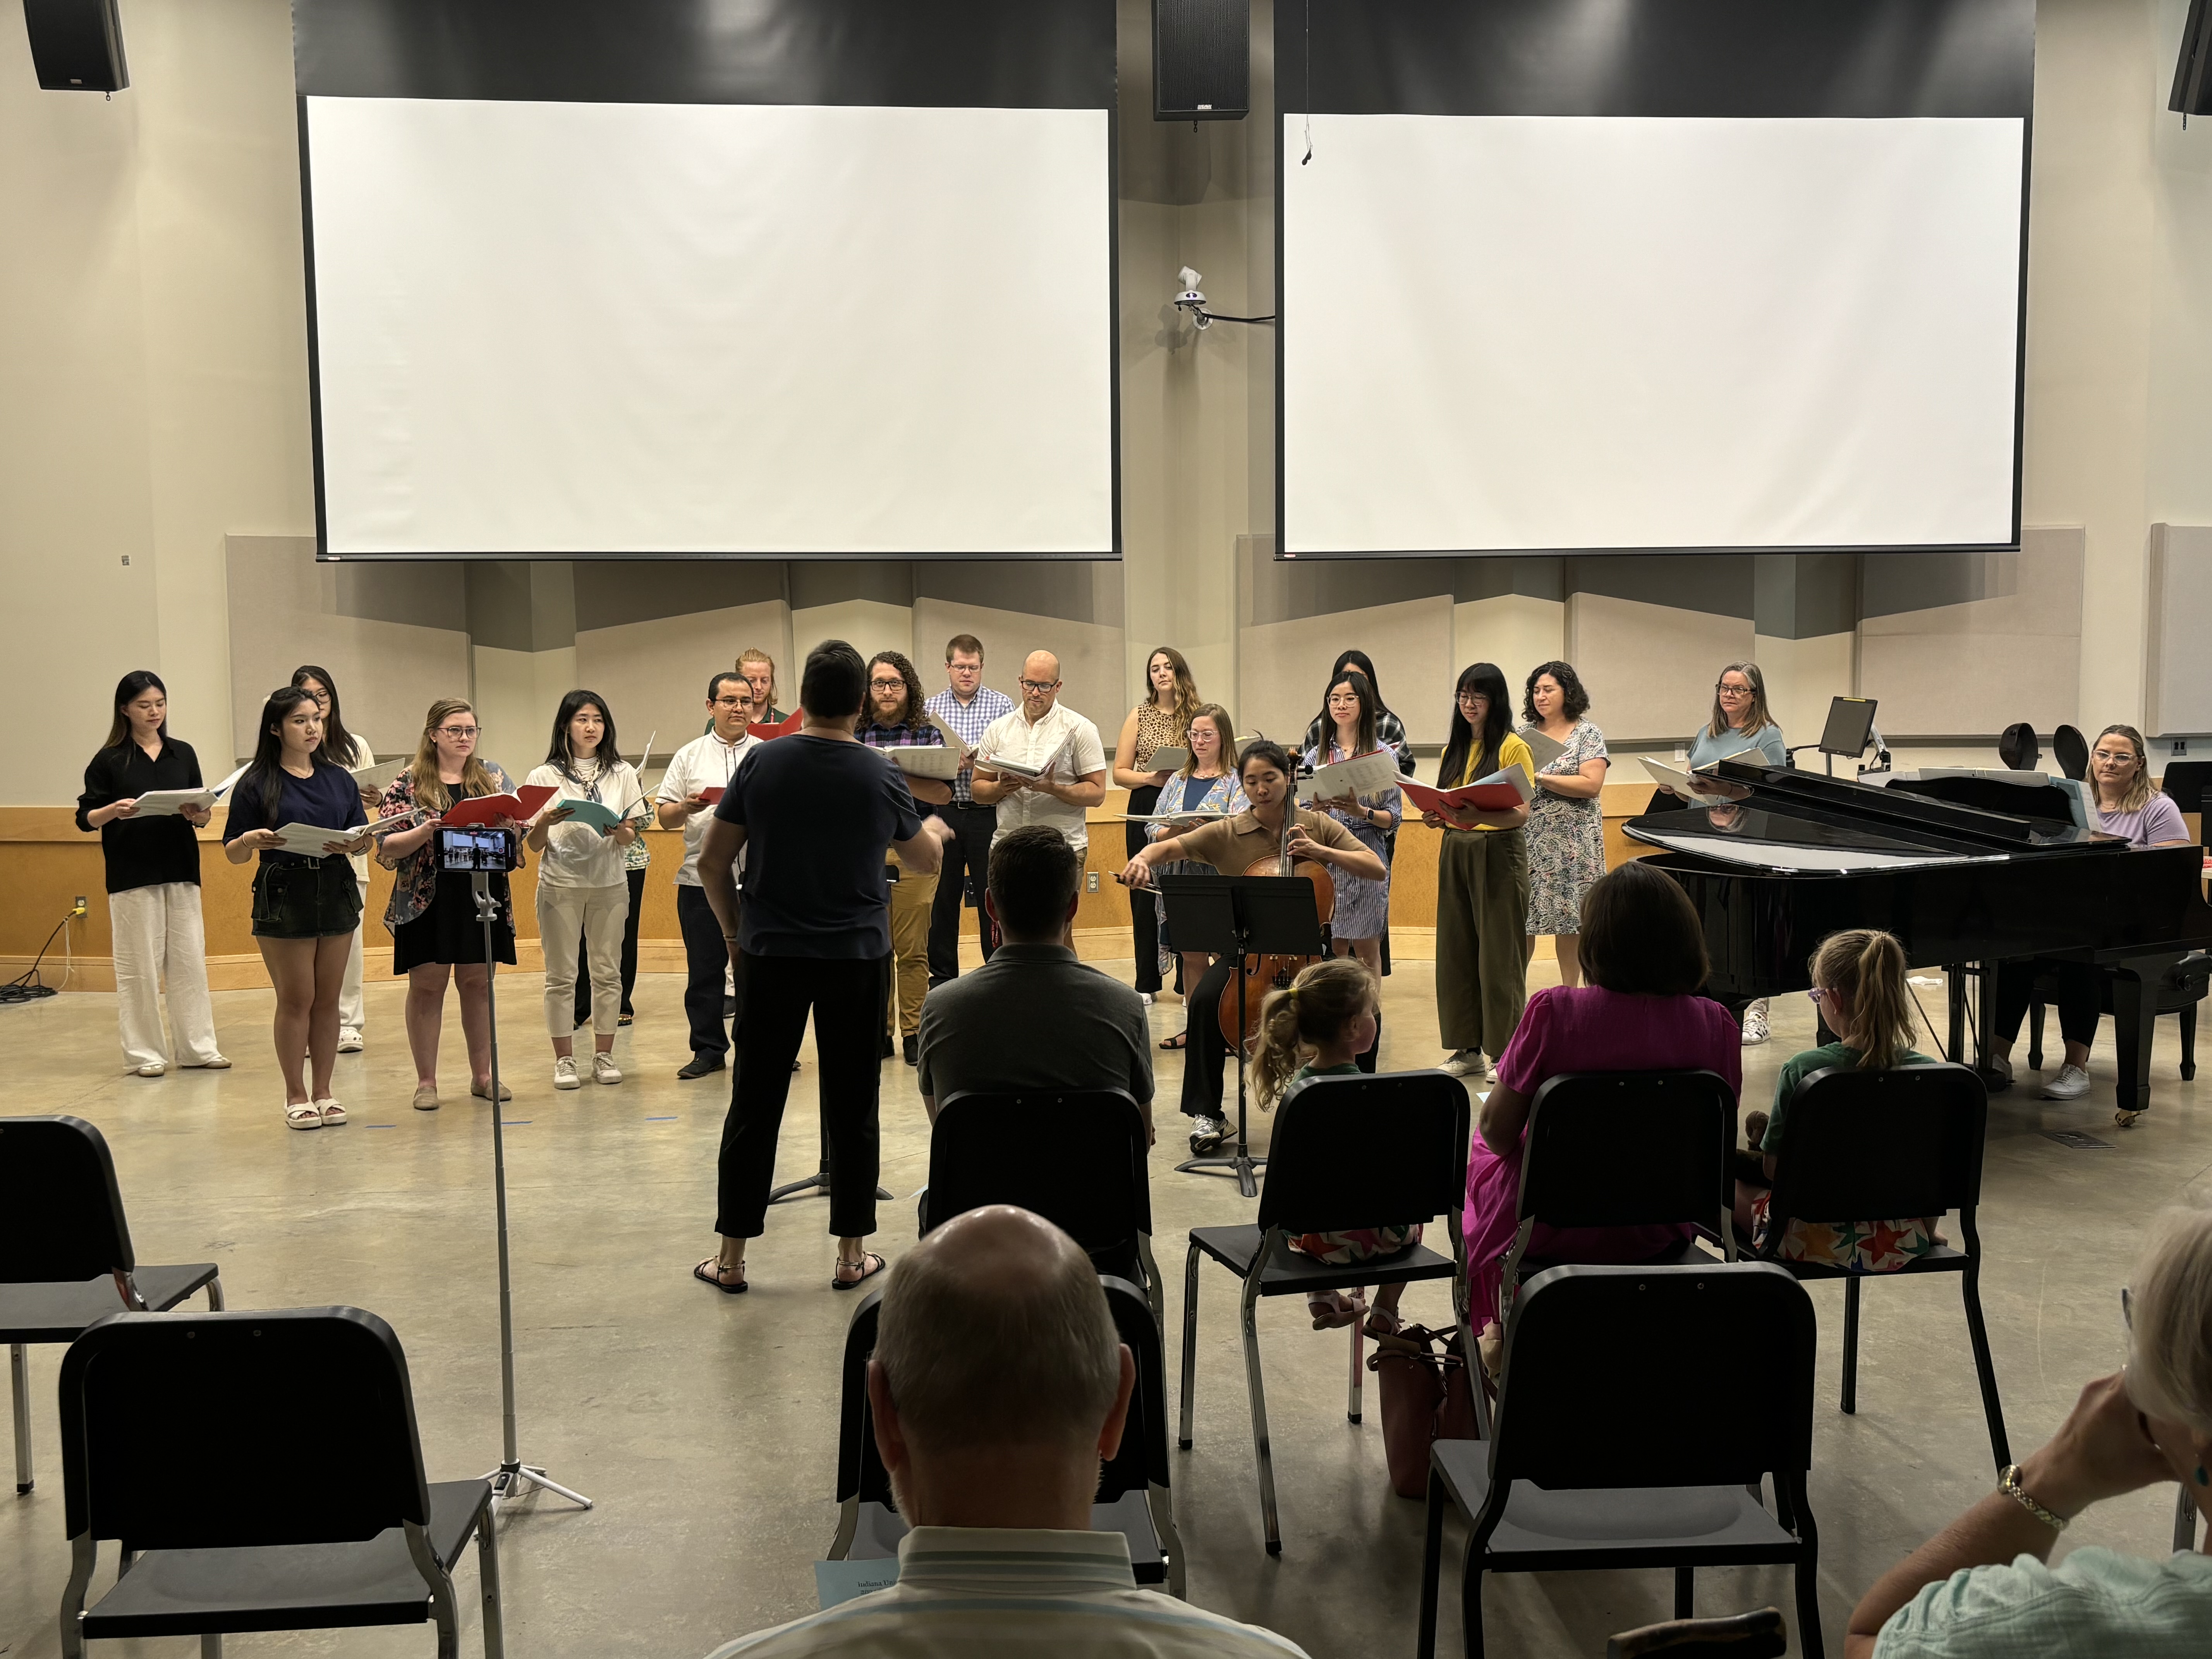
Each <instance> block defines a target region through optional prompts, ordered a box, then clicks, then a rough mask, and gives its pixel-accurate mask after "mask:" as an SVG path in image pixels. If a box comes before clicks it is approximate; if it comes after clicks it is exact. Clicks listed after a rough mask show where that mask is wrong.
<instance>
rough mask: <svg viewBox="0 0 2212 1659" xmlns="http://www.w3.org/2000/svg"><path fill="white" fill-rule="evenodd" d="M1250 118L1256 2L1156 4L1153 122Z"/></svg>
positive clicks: (1177, 0) (1176, 0) (1175, 0)
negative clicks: (1253, 25)
mask: <svg viewBox="0 0 2212 1659" xmlns="http://www.w3.org/2000/svg"><path fill="white" fill-rule="evenodd" d="M2198 3H2199V4H2202V3H2203V0H2198ZM1251 112H1252V0H1152V118H1153V119H1154V120H1155V121H1241V120H1243V118H1245V117H1246V116H1247V115H1249V114H1250V113H1251Z"/></svg>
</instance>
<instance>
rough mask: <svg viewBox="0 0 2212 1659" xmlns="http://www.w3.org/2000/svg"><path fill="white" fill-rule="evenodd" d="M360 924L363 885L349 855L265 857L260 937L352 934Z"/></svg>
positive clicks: (258, 908)
mask: <svg viewBox="0 0 2212 1659" xmlns="http://www.w3.org/2000/svg"><path fill="white" fill-rule="evenodd" d="M360 923H361V884H360V883H359V882H358V881H356V879H355V877H354V873H353V861H352V860H350V859H347V858H343V857H341V858H331V859H319V860H316V861H315V862H314V863H313V864H305V863H301V864H294V863H291V862H289V861H287V862H285V863H283V864H271V863H269V862H267V861H266V860H264V861H263V863H262V866H261V868H260V869H259V870H258V872H255V875H254V878H253V935H254V937H255V938H256V939H328V938H330V937H331V936H332V935H333V934H337V933H351V932H353V930H354V929H355V928H356V927H358V926H359V925H360Z"/></svg>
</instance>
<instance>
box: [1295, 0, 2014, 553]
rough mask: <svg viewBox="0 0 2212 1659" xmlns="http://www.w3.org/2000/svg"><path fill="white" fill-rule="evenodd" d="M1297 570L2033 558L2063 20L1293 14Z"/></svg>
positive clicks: (1552, 5)
mask: <svg viewBox="0 0 2212 1659" xmlns="http://www.w3.org/2000/svg"><path fill="white" fill-rule="evenodd" d="M1274 64H1275V88H1276V100H1277V106H1278V108H1279V110H1280V111H1281V112H1282V118H1281V120H1280V121H1279V124H1278V127H1277V131H1276V133H1275V135H1274V137H1275V142H1276V144H1277V146H1278V162H1277V168H1276V176H1277V177H1278V178H1279V179H1280V180H1281V181H1282V182H1281V188H1282V197H1283V199H1282V202H1281V204H1279V212H1278V214H1277V216H1276V237H1277V242H1276V251H1277V269H1276V275H1277V284H1278V292H1277V302H1278V310H1279V315H1280V318H1281V323H1280V325H1279V328H1278V329H1277V331H1276V353H1277V358H1276V367H1277V375H1276V398H1277V411H1278V421H1277V444H1278V450H1277V468H1276V488H1277V490H1278V500H1277V508H1278V516H1277V532H1278V536H1277V546H1278V549H1279V556H1282V557H1286V558H1314V557H1342V556H1404V555H1419V554H1435V555H1439V556H1449V555H1463V554H1498V555H1507V554H1535V553H1570V552H1571V553H1596V552H1670V553H1686V552H1718V551H1728V552H1754V551H1778V552H1820V551H1854V550H1875V549H1879V550H1887V551H1898V550H1920V549H1924V548H1949V549H1983V548H2005V547H2015V546H2017V545H2018V543H2019V538H2020V464H2021V380H2022V374H2021V368H2022V363H2023V361H2024V349H2025V338H2026V333H2025V329H2026V303H2025V300H2026V269H2027V259H2026V255H2027V175H2028V151H2029V118H2030V116H2031V113H2032V111H2033V101H2034V86H2035V0H1295V3H1284V0H1279V3H1278V4H1277V5H1276V7H1275V9H1274Z"/></svg>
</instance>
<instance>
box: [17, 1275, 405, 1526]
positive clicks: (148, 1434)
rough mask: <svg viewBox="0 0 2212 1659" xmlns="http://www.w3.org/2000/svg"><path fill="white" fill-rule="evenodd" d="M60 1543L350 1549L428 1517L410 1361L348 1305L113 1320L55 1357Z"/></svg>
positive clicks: (383, 1330) (379, 1324)
mask: <svg viewBox="0 0 2212 1659" xmlns="http://www.w3.org/2000/svg"><path fill="white" fill-rule="evenodd" d="M61 1407H62V1468H63V1483H64V1492H65V1498H64V1507H65V1508H66V1510H67V1512H68V1514H67V1519H68V1526H69V1534H70V1537H72V1538H75V1537H77V1536H79V1535H81V1534H87V1533H89V1534H90V1535H91V1536H92V1537H94V1539H101V1538H119V1539H121V1540H122V1541H123V1544H124V1547H125V1548H126V1549H131V1550H144V1549H225V1548H240V1547H258V1546H266V1545H276V1544H343V1543H359V1542H361V1541H364V1540H367V1539H370V1538H374V1537H375V1536H376V1535H377V1534H379V1533H380V1532H383V1531H385V1530H386V1529H387V1528H392V1527H397V1526H399V1525H402V1524H403V1523H405V1522H415V1523H416V1524H417V1525H421V1524H423V1523H424V1522H427V1521H428V1518H429V1506H430V1498H429V1489H428V1486H427V1485H426V1484H425V1481H424V1476H423V1473H422V1445H421V1443H420V1442H419V1440H418V1439H417V1437H416V1428H415V1400H414V1395H413V1393H412V1391H411V1390H410V1388H409V1386H408V1381H407V1358H406V1356H405V1355H404V1353H402V1352H400V1348H399V1339H398V1337H396V1336H395V1335H393V1334H392V1328H391V1327H390V1326H389V1325H387V1324H386V1323H385V1322H383V1321H382V1320H381V1319H379V1318H378V1317H377V1316H375V1315H374V1314H373V1313H364V1312H363V1311H362V1310H360V1309H359V1308H288V1309H283V1310H277V1311H274V1312H265V1313H166V1314H112V1315H110V1316H108V1317H107V1318H106V1319H103V1320H101V1321H100V1322H99V1323H98V1324H96V1325H94V1326H92V1327H90V1328H88V1329H87V1330H86V1331H85V1333H84V1334H83V1335H82V1336H80V1337H79V1338H77V1340H76V1341H75V1342H74V1343H72V1344H70V1350H69V1352H67V1353H66V1354H65V1355H64V1356H63V1358H62V1375H61Z"/></svg>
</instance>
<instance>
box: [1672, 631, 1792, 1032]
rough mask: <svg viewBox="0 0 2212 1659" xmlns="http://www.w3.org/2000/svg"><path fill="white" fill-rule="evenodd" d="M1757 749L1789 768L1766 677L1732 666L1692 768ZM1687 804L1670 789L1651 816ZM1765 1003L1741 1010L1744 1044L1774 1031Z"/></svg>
mask: <svg viewBox="0 0 2212 1659" xmlns="http://www.w3.org/2000/svg"><path fill="white" fill-rule="evenodd" d="M1747 749H1756V750H1758V751H1759V758H1760V759H1761V760H1763V761H1764V762H1765V763H1766V764H1767V765H1769V766H1787V765H1789V764H1790V751H1789V750H1787V749H1786V748H1784V746H1783V742H1782V727H1781V726H1779V725H1778V723H1777V722H1776V720H1775V719H1774V716H1773V715H1772V714H1769V713H1768V712H1767V708H1766V676H1765V675H1764V674H1762V673H1760V672H1759V665H1758V664H1757V663H1755V662H1732V663H1730V664H1729V665H1728V666H1727V667H1725V668H1723V669H1722V670H1721V677H1720V679H1719V680H1718V682H1717V683H1716V684H1715V685H1714V686H1713V717H1712V719H1711V720H1708V721H1707V722H1706V723H1705V726H1704V727H1703V728H1702V729H1701V730H1700V731H1699V732H1698V734H1697V735H1696V736H1695V737H1693V738H1691V739H1690V770H1692V772H1702V771H1705V770H1707V769H1710V768H1711V767H1712V766H1713V765H1714V764H1715V763H1717V762H1720V761H1724V760H1728V759H1730V758H1732V757H1735V756H1736V755H1740V754H1741V753H1742V752H1743V751H1744V750H1747ZM1687 805H1689V803H1688V802H1687V801H1686V800H1684V799H1682V798H1681V797H1680V796H1679V795H1677V794H1676V793H1674V791H1673V790H1671V789H1668V788H1664V787H1662V788H1661V789H1660V790H1659V792H1658V793H1656V794H1655V795H1653V796H1652V797H1651V805H1650V808H1649V809H1648V810H1650V811H1654V812H1666V811H1676V810H1678V809H1680V808H1681V807H1685V806H1687ZM1767 1012H1768V1010H1767V1000H1766V999H1765V997H1759V998H1758V999H1756V1000H1753V1002H1751V1003H1749V1004H1748V1005H1747V1006H1745V1008H1744V1011H1743V1042H1744V1046H1745V1047H1746V1048H1753V1047H1756V1046H1757V1045H1758V1044H1759V1043H1762V1042H1766V1041H1768V1040H1769V1039H1770V1038H1771V1036H1773V1032H1772V1030H1771V1029H1770V1028H1769V1026H1768V1024H1767Z"/></svg>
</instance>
